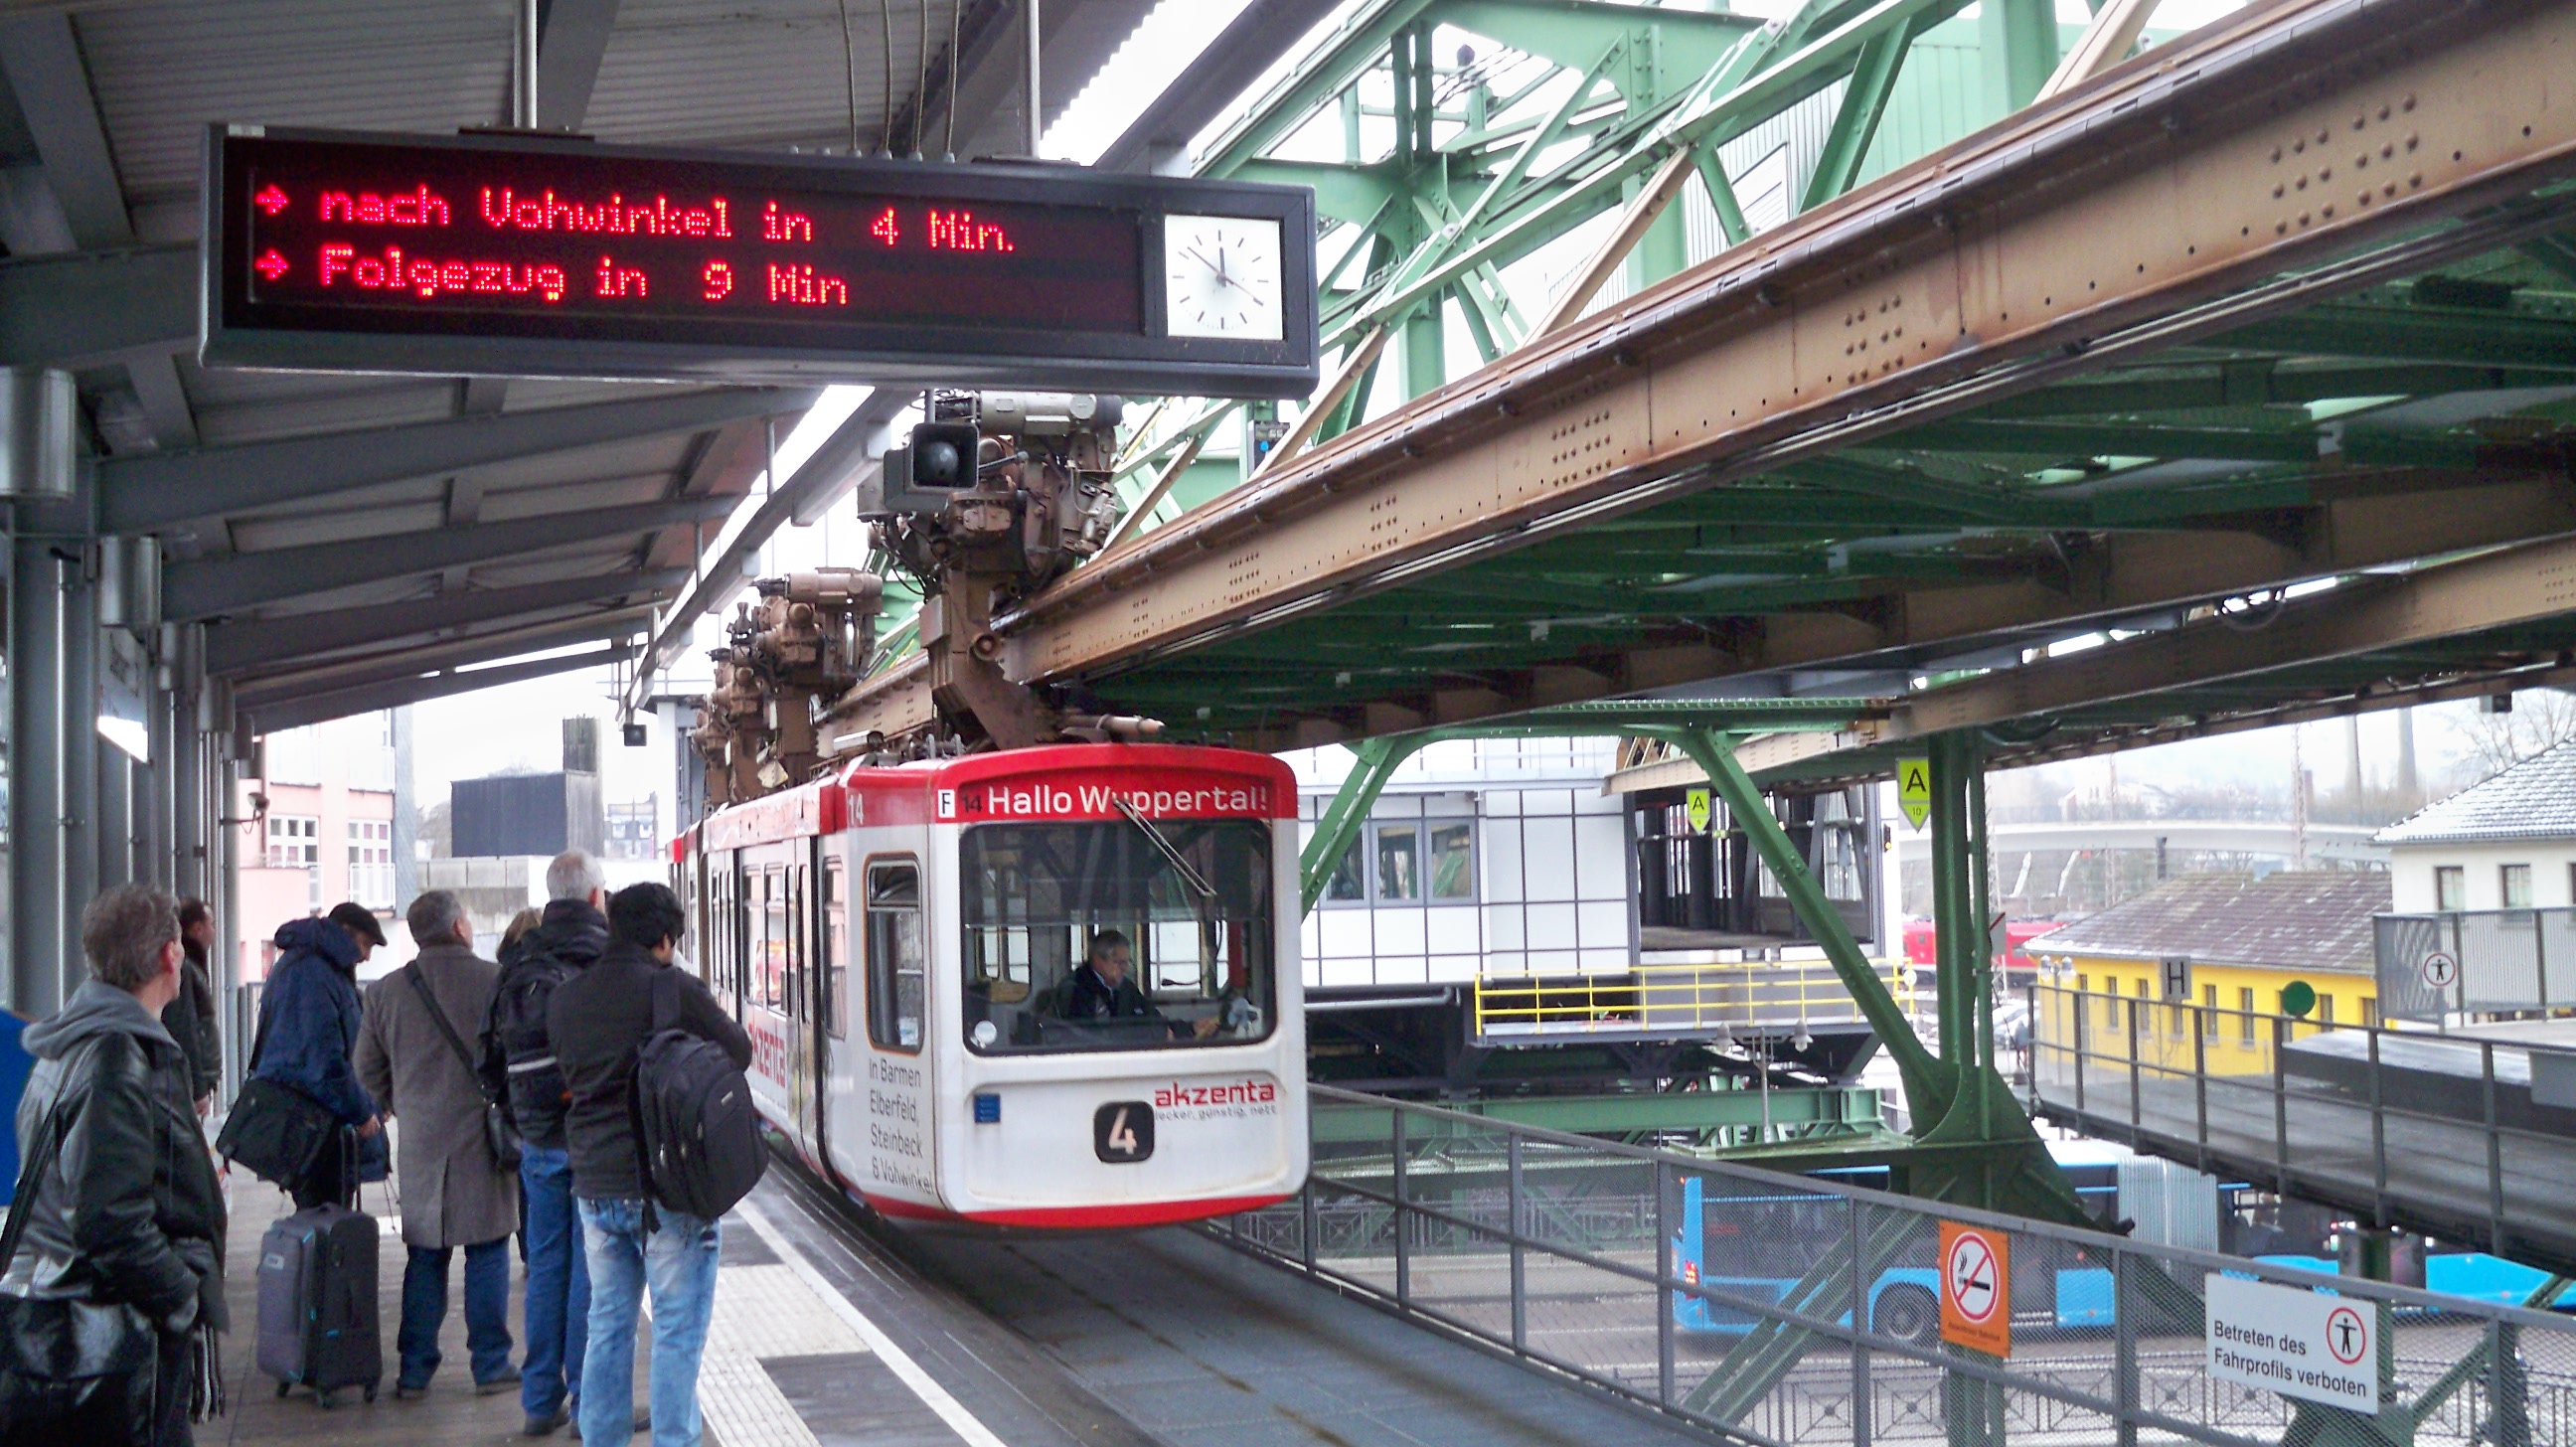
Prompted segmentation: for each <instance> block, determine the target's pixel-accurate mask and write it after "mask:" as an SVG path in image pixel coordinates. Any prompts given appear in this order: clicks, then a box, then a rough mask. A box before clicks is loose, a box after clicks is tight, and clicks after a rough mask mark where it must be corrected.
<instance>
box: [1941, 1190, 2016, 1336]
mask: <svg viewBox="0 0 2576 1447" xmlns="http://www.w3.org/2000/svg"><path fill="white" fill-rule="evenodd" d="M1941 1340H1943V1341H1945V1342H1948V1343H1950V1344H1951V1345H1952V1346H1960V1347H1966V1348H1967V1349H1968V1350H1970V1351H1978V1352H1984V1353H1985V1354H1987V1355H1988V1356H1996V1357H2008V1356H2011V1355H2012V1239H2011V1238H2010V1237H2008V1236H2006V1235H2005V1234H2004V1233H2002V1232H2000V1231H1994V1230H1989V1229H1987V1228H1985V1227H1982V1226H1960V1225H1956V1224H1953V1223H1951V1222H1948V1221H1944V1222H1942V1223H1941Z"/></svg>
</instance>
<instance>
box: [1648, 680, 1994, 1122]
mask: <svg viewBox="0 0 2576 1447" xmlns="http://www.w3.org/2000/svg"><path fill="white" fill-rule="evenodd" d="M1638 732H1639V734H1640V735H1641V736H1644V737H1650V738H1660V739H1664V740H1666V741H1668V742H1670V743H1672V744H1673V745H1675V746H1676V747H1678V748H1680V749H1681V750H1682V751H1683V752H1684V753H1687V754H1689V755H1690V756H1691V759H1692V761H1693V762H1695V763H1697V764H1698V765H1699V766H1700V769H1701V771H1702V772H1704V773H1706V774H1707V775H1708V779H1709V783H1710V785H1711V786H1712V787H1714V788H1715V789H1716V790H1717V793H1718V797H1719V798H1721V799H1724V800H1725V801H1726V808H1727V813H1728V814H1729V816H1730V817H1732V818H1733V819H1734V821H1735V823H1736V825H1737V826H1738V827H1739V828H1741V829H1743V831H1744V837H1745V838H1746V839H1747V840H1748V841H1750V842H1751V843H1752V845H1753V849H1754V852H1755V853H1757V854H1759V855H1761V857H1762V862H1763V863H1764V864H1767V865H1769V866H1770V868H1771V874H1772V877H1773V878H1775V879H1777V880H1779V881H1780V889H1781V892H1782V893H1784V894H1786V895H1787V896H1788V898H1789V907H1790V908H1791V909H1792V910H1794V911H1796V912H1797V915H1798V919H1799V921H1800V922H1801V923H1803V924H1805V925H1806V927H1807V932H1808V933H1809V934H1811V935H1813V936H1815V940H1816V943H1817V944H1819V945H1821V946H1823V948H1824V951H1825V958H1826V960H1827V961H1829V962H1830V963H1831V964H1832V965H1833V968H1834V973H1835V974H1836V975H1837V976H1839V977H1840V978H1841V979H1842V982H1843V987H1844V988H1845V989H1848V990H1850V991H1851V994H1852V1001H1853V1003H1855V1004H1857V1005H1858V1006H1859V1007H1860V1012H1861V1016H1862V1018H1864V1019H1866V1020H1868V1021H1869V1024H1870V1028H1871V1029H1872V1030H1875V1031H1876V1032H1878V1042H1879V1045H1880V1047H1881V1048H1882V1049H1884V1050H1886V1051H1887V1054H1888V1057H1889V1058H1890V1059H1892V1060H1894V1061H1895V1062H1896V1070H1897V1075H1898V1077H1899V1078H1900V1079H1901V1080H1902V1081H1903V1083H1904V1086H1905V1103H1906V1108H1907V1109H1908V1110H1909V1111H1911V1112H1913V1113H1914V1118H1915V1119H1916V1120H1918V1121H1929V1120H1933V1119H1936V1118H1938V1117H1939V1116H1940V1115H1941V1114H1942V1112H1943V1109H1944V1107H1946V1106H1947V1105H1948V1103H1949V1100H1950V1097H1951V1094H1952V1083H1953V1081H1954V1080H1955V1079H1956V1072H1955V1071H1954V1070H1952V1069H1951V1068H1950V1067H1949V1066H1948V1064H1947V1063H1945V1062H1943V1061H1939V1060H1935V1059H1934V1058H1933V1057H1932V1053H1931V1052H1930V1051H1928V1050H1926V1049H1924V1048H1923V1042H1922V1041H1921V1040H1919V1039H1917V1038H1915V1034H1914V1027H1913V1025H1912V1024H1911V1023H1909V1022H1908V1021H1907V1020H1906V1018H1905V1013H1904V1012H1903V1011H1901V1010H1899V1009H1898V1008H1897V1007H1896V999H1895V997H1894V996H1892V995H1890V994H1889V993H1888V991H1887V985H1886V983H1885V982H1884V981H1882V980H1880V979H1879V978H1878V972H1877V971H1876V970H1874V969H1872V968H1870V964H1869V960H1868V959H1867V958H1866V957H1865V956H1863V955H1862V954H1861V952H1860V943H1859V942H1858V941H1857V940H1854V939H1853V938H1852V935H1851V930H1850V928H1849V927H1848V926H1846V925H1845V924H1844V923H1843V917H1842V915H1841V913H1840V912H1839V911H1837V910H1836V909H1835V908H1834V905H1833V901H1831V900H1829V899H1827V898H1825V891H1824V887H1823V886H1821V885H1819V884H1817V883H1816V876H1815V875H1814V874H1813V873H1811V872H1810V871H1809V870H1808V868H1807V861H1806V859H1805V857H1804V856H1802V855H1801V854H1800V853H1799V852H1798V848H1797V845H1796V844H1795V843H1793V842H1792V841H1791V840H1790V838H1789V832H1788V831H1787V830H1785V829H1783V828H1781V827H1780V821H1779V819H1778V818H1777V817H1776V816H1775V815H1773V814H1772V812H1771V806H1770V805H1769V804H1768V803H1767V802H1765V801H1764V799H1763V797H1762V791H1761V789H1759V788H1757V787H1756V786H1755V785H1754V783H1753V778H1752V776H1751V775H1749V774H1747V773H1745V772H1744V766H1743V765H1742V764H1739V763H1737V762H1736V761H1735V746H1734V741H1733V740H1732V739H1730V738H1728V737H1726V736H1724V735H1720V734H1712V733H1707V732H1704V731H1701V730H1697V729H1640V730H1639V731H1638Z"/></svg>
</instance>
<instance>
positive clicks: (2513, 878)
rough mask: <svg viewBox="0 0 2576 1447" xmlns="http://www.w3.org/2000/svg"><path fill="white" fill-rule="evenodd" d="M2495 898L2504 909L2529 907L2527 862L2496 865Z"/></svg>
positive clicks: (2528, 871)
mask: <svg viewBox="0 0 2576 1447" xmlns="http://www.w3.org/2000/svg"><path fill="white" fill-rule="evenodd" d="M2496 898H2497V900H2498V901H2500V902H2501V903H2502V905H2503V907H2504V908H2506V909H2529V908H2531V866H2530V865H2528V864H2504V865H2498V866H2497V867H2496Z"/></svg>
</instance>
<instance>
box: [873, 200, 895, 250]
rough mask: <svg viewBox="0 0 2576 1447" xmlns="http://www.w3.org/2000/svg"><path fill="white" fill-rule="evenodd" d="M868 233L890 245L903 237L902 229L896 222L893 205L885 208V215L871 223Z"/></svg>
mask: <svg viewBox="0 0 2576 1447" xmlns="http://www.w3.org/2000/svg"><path fill="white" fill-rule="evenodd" d="M868 234H869V235H870V236H873V237H875V238H876V239H877V240H879V241H882V242H884V243H885V244H886V245H888V246H892V245H894V244H895V243H896V242H897V241H900V240H902V239H903V232H902V230H901V229H900V228H898V227H897V226H896V225H895V222H894V208H893V207H891V206H888V207H887V208H886V209H885V214H884V215H882V216H880V217H878V218H877V219H876V220H875V221H873V222H871V223H869V226H868Z"/></svg>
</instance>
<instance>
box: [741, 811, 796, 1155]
mask: <svg viewBox="0 0 2576 1447" xmlns="http://www.w3.org/2000/svg"><path fill="white" fill-rule="evenodd" d="M793 850H794V846H792V845H788V844H765V845H761V846H759V847H758V848H754V849H746V850H744V851H743V852H742V873H741V881H742V892H743V899H742V904H743V907H742V910H741V919H742V922H743V927H744V934H743V942H744V944H745V945H747V946H748V948H747V949H746V950H745V951H744V960H745V963H746V964H747V965H748V966H749V971H748V977H747V978H746V979H745V980H744V981H743V1007H742V1029H743V1033H744V1034H746V1035H749V1036H750V1037H751V1071H750V1077H751V1093H752V1098H753V1099H754V1100H755V1101H757V1102H758V1103H759V1106H760V1111H761V1114H763V1115H765V1116H767V1117H768V1118H769V1120H770V1121H771V1122H772V1123H773V1124H775V1125H776V1126H778V1128H779V1129H781V1130H792V1129H793V1127H794V1123H795V1119H796V1111H795V1079H794V1072H795V1066H794V1059H795V1056H796V1055H797V1054H798V1053H800V1052H798V1051H797V1050H796V1048H795V1029H794V1022H793V1018H792V1016H791V1014H790V1010H791V1009H792V1005H793V1001H792V999H791V996H790V991H789V988H788V967H789V964H790V962H791V961H792V959H793V950H794V944H795V941H794V928H793V924H794V920H795V916H796V911H795V904H794V900H793V898H792V894H791V889H792V881H791V875H790V869H789V856H790V855H791V853H792V852H793Z"/></svg>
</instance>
